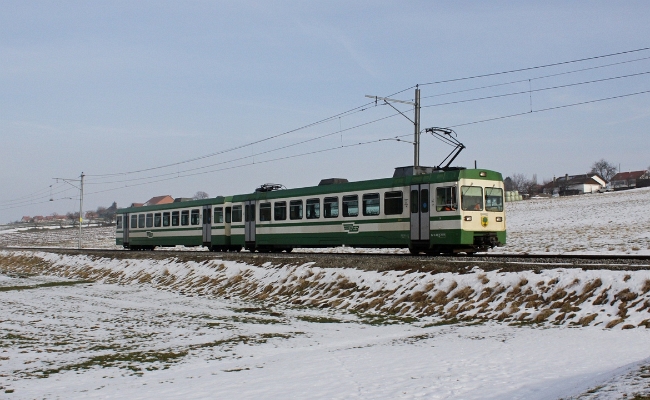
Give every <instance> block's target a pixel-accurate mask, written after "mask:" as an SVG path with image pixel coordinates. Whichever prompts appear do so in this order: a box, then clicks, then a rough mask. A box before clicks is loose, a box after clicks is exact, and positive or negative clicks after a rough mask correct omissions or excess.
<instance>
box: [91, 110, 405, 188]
mask: <svg viewBox="0 0 650 400" xmlns="http://www.w3.org/2000/svg"><path fill="white" fill-rule="evenodd" d="M398 115H400V114H399V113H395V114H391V115H388V116H386V117H382V118H377V119H374V120H372V121H368V122H364V123H362V124H358V125H355V126H352V127H349V128H346V129H341V130H337V131H334V132H330V133H326V134H324V135H320V136H317V137H314V138H310V139H306V140H302V141H300V142H296V143H292V144H289V145H285V146H281V147H278V148H275V149H271V150H266V151H263V152H260V153H256V154H254V155H247V156H242V157H239V158H235V159H232V160H228V161H221V162H218V163H214V164H209V165H204V166H201V167H196V168H190V169H186V170H182V171H175V172H169V173H165V174H159V175H152V176H147V177H140V178H131V179H123V180H117V181H108V182H91V183H86V184H87V185H105V184H112V183H125V182H134V181H141V180H147V179H154V178H160V177H164V176H174V175H178V174H181V173H186V172H192V171H198V170H201V169H206V168H210V167H214V166H217V165H223V164H228V163H232V162H235V161H241V160H245V159H249V158H253V157H255V156H259V155H262V154H268V153H272V152H275V151H279V150H284V149H287V148H290V147H295V146H298V145H301V144H305V143H308V142H313V141H316V140H319V139H323V138H326V137H330V136H334V135H337V134H339V133H342V132H347V131H350V130H353V129H357V128H360V127H362V126H366V125H370V124H373V123H375V122H379V121H383V120H385V119H388V118H392V117H395V116H398Z"/></svg>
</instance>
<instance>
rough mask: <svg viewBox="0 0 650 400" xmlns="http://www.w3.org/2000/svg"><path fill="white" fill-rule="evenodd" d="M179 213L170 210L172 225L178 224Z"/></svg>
mask: <svg viewBox="0 0 650 400" xmlns="http://www.w3.org/2000/svg"><path fill="white" fill-rule="evenodd" d="M179 214H180V213H179V212H178V211H172V226H178V223H179V217H178V216H179Z"/></svg>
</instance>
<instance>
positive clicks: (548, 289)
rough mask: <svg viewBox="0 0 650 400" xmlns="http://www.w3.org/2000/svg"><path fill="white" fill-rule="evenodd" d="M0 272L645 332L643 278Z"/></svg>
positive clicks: (26, 268) (169, 265) (164, 263)
mask: <svg viewBox="0 0 650 400" xmlns="http://www.w3.org/2000/svg"><path fill="white" fill-rule="evenodd" d="M0 269H2V270H4V271H10V272H14V273H28V274H39V275H56V276H61V277H68V278H75V279H88V280H96V281H100V282H104V283H118V284H144V285H151V286H152V287H155V288H159V289H164V290H172V291H178V292H181V293H184V294H186V295H206V296H234V297H237V298H241V299H242V300H249V301H260V302H266V303H275V304H279V303H281V304H296V305H307V306H313V307H320V308H335V309H339V310H347V311H353V312H359V313H364V314H369V315H377V316H380V317H383V316H399V317H416V318H421V317H434V318H435V319H438V320H440V321H441V322H450V321H455V320H472V319H480V320H499V321H508V322H521V323H545V324H549V323H551V324H565V325H578V326H587V325H598V326H602V327H605V328H614V327H616V328H617V329H619V328H623V329H629V328H635V327H645V328H650V271H611V270H589V271H584V270H581V269H564V268H558V269H548V270H543V271H541V272H539V271H538V272H535V271H522V272H499V271H491V272H484V271H482V270H480V269H478V268H474V269H473V270H472V271H471V272H469V273H466V274H457V273H441V274H429V273H425V272H405V271H384V272H376V271H361V270H356V269H342V268H320V267H314V266H311V265H310V264H309V263H308V264H304V265H298V266H289V265H283V266H273V265H270V264H265V265H264V266H261V267H258V266H252V265H247V264H241V263H236V262H231V261H220V260H209V261H204V262H200V263H197V262H192V261H189V262H188V261H183V262H181V261H178V260H177V259H175V258H174V257H173V256H170V258H167V259H164V260H137V259H114V258H91V257H88V256H68V255H58V254H52V253H46V252H11V251H2V252H0Z"/></svg>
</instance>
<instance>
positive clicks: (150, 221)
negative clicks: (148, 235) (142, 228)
mask: <svg viewBox="0 0 650 400" xmlns="http://www.w3.org/2000/svg"><path fill="white" fill-rule="evenodd" d="M152 226H153V214H147V228H151V227H152Z"/></svg>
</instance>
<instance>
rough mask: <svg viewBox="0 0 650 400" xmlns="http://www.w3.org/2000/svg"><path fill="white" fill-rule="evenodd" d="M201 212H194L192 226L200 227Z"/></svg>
mask: <svg viewBox="0 0 650 400" xmlns="http://www.w3.org/2000/svg"><path fill="white" fill-rule="evenodd" d="M200 213H201V212H200V211H199V210H192V225H198V224H199V214H200Z"/></svg>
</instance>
